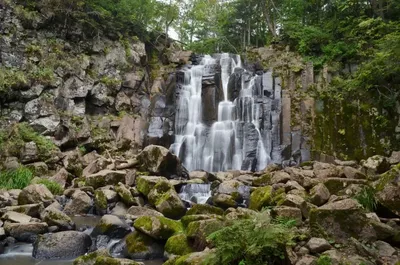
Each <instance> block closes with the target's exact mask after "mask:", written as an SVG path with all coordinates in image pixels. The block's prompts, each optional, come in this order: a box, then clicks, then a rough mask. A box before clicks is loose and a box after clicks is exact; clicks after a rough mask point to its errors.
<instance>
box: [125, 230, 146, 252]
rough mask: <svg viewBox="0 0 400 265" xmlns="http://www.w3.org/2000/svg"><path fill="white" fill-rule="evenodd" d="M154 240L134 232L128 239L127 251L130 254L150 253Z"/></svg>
mask: <svg viewBox="0 0 400 265" xmlns="http://www.w3.org/2000/svg"><path fill="white" fill-rule="evenodd" d="M152 241H153V240H152V239H151V238H150V237H149V236H146V235H145V234H143V233H141V232H138V231H134V232H132V233H130V234H129V235H128V236H127V237H126V238H125V242H126V250H127V253H128V254H135V253H143V252H147V251H149V248H150V246H151V244H152Z"/></svg>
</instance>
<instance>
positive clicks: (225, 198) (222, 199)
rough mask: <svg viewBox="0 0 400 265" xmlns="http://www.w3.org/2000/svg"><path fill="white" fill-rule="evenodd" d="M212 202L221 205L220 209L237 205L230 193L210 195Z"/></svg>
mask: <svg viewBox="0 0 400 265" xmlns="http://www.w3.org/2000/svg"><path fill="white" fill-rule="evenodd" d="M212 202H213V203H214V205H215V206H218V207H221V208H222V209H228V208H230V207H237V206H238V203H237V202H236V200H235V198H234V197H233V196H232V195H228V194H217V195H214V196H213V197H212Z"/></svg>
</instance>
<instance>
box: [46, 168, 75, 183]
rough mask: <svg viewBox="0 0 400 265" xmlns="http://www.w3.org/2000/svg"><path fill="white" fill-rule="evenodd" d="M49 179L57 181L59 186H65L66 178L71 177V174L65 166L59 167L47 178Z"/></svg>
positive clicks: (70, 178) (69, 178)
mask: <svg viewBox="0 0 400 265" xmlns="http://www.w3.org/2000/svg"><path fill="white" fill-rule="evenodd" d="M49 179H50V180H51V181H54V182H57V183H58V184H60V185H61V187H63V188H65V185H66V184H67V182H68V180H72V179H73V175H72V174H71V173H69V172H68V171H67V170H66V169H65V168H61V169H60V170H59V171H58V172H57V173H56V174H55V175H53V176H52V177H50V178H49Z"/></svg>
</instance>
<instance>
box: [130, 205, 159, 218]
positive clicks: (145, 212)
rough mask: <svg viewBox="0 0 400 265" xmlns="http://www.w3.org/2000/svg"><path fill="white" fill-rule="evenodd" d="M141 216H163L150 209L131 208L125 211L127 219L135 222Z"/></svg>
mask: <svg viewBox="0 0 400 265" xmlns="http://www.w3.org/2000/svg"><path fill="white" fill-rule="evenodd" d="M141 216H155V217H157V216H163V214H162V213H160V212H157V211H156V210H153V209H151V208H147V207H142V206H132V207H131V208H129V209H128V211H127V218H129V219H132V220H136V219H138V218H139V217H141Z"/></svg>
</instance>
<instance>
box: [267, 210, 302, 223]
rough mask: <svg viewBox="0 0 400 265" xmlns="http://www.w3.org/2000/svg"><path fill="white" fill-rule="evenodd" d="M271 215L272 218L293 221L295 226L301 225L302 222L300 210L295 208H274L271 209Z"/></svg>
mask: <svg viewBox="0 0 400 265" xmlns="http://www.w3.org/2000/svg"><path fill="white" fill-rule="evenodd" d="M271 214H272V216H273V217H283V218H285V219H290V220H295V221H296V224H297V225H299V224H301V223H302V220H303V215H302V213H301V210H300V209H299V208H295V207H287V206H276V207H274V208H273V209H272V211H271Z"/></svg>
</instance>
